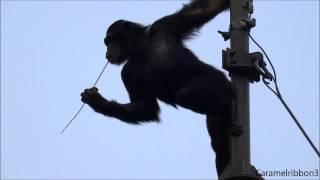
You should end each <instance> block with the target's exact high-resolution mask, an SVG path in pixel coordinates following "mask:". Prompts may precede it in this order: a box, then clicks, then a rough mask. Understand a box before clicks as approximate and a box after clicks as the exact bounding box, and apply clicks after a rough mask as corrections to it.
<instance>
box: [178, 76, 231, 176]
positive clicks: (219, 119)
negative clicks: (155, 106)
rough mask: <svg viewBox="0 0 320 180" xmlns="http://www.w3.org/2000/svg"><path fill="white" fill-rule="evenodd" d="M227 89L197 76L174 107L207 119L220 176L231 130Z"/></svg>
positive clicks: (210, 79)
mask: <svg viewBox="0 0 320 180" xmlns="http://www.w3.org/2000/svg"><path fill="white" fill-rule="evenodd" d="M228 92H231V90H230V89H228V87H227V86H226V85H225V84H224V83H223V82H221V81H217V80H215V79H213V78H212V76H199V77H198V78H195V79H194V80H193V81H190V82H189V83H188V84H186V86H185V87H183V88H182V89H181V90H180V91H179V92H178V94H177V96H176V103H177V104H178V105H180V106H182V107H184V108H187V109H190V110H193V111H195V112H198V113H202V114H206V115H207V128H208V132H209V135H210V138H211V145H212V148H213V150H214V151H215V152H216V168H217V172H218V175H219V176H220V175H221V173H222V172H223V170H224V168H225V167H226V166H227V165H228V164H229V162H230V155H231V154H230V153H231V152H230V151H231V150H230V128H231V122H232V110H231V108H232V94H231V93H228Z"/></svg>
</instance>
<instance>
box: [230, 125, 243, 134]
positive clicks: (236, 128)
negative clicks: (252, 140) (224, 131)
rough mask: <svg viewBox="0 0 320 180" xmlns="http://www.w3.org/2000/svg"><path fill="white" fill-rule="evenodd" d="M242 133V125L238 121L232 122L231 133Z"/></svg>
mask: <svg viewBox="0 0 320 180" xmlns="http://www.w3.org/2000/svg"><path fill="white" fill-rule="evenodd" d="M242 133H243V127H242V126H241V125H240V124H239V123H238V122H232V125H231V135H232V136H240V135H241V134H242Z"/></svg>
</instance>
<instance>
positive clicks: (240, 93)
mask: <svg viewBox="0 0 320 180" xmlns="http://www.w3.org/2000/svg"><path fill="white" fill-rule="evenodd" d="M249 2H252V0H230V13H231V15H230V22H231V26H230V27H231V28H230V43H231V44H230V45H231V50H232V51H234V52H237V53H238V52H239V53H245V54H248V53H249V36H248V33H249V29H248V30H246V29H243V28H241V26H242V24H241V23H243V19H245V18H248V14H249V12H248V8H247V7H248V6H246V3H249ZM230 77H231V81H232V84H233V87H234V90H235V92H236V121H237V123H238V124H239V125H241V126H242V127H243V133H242V134H241V135H240V136H237V137H232V140H231V162H230V164H229V165H228V166H227V167H226V169H225V170H224V172H223V173H222V175H221V177H220V179H228V180H231V179H232V180H237V179H241V180H250V179H261V178H260V177H259V176H258V175H257V171H256V169H255V168H254V167H253V166H252V165H251V163H250V97H249V80H248V78H247V77H246V76H245V75H243V74H242V73H240V72H239V73H236V72H231V73H230Z"/></svg>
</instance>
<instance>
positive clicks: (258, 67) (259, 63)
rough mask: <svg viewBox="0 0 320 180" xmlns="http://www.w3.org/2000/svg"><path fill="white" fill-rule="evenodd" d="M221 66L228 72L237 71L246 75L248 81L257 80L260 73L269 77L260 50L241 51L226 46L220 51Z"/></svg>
mask: <svg viewBox="0 0 320 180" xmlns="http://www.w3.org/2000/svg"><path fill="white" fill-rule="evenodd" d="M222 60H223V61H222V66H223V68H224V69H226V70H227V71H229V72H230V73H239V74H243V75H244V76H246V77H247V78H248V79H249V81H250V82H259V81H260V75H262V76H263V77H268V78H272V76H271V77H270V75H271V74H270V73H269V72H268V70H267V69H266V64H265V62H264V61H263V55H262V53H260V52H254V53H249V54H248V53H243V52H236V51H234V50H232V49H229V48H227V49H226V50H223V51H222Z"/></svg>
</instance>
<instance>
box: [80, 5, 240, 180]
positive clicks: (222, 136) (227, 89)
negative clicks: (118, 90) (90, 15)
mask: <svg viewBox="0 0 320 180" xmlns="http://www.w3.org/2000/svg"><path fill="white" fill-rule="evenodd" d="M229 3H230V2H229V0H193V1H191V2H190V3H189V4H187V5H185V6H184V7H183V8H182V9H181V10H180V11H178V12H176V13H174V14H172V15H168V16H165V17H163V18H161V19H159V20H157V21H155V22H154V23H153V24H151V25H149V26H143V25H140V24H138V23H134V22H129V21H126V20H118V21H116V22H114V23H113V24H112V25H111V26H110V27H109V28H108V30H107V34H106V38H105V39H104V43H105V45H106V46H107V53H106V58H107V59H108V61H109V62H110V63H112V64H116V65H120V64H123V63H125V62H126V63H125V65H124V66H123V69H122V72H121V77H122V80H123V82H124V85H125V87H126V89H127V91H128V94H129V97H130V103H127V104H120V103H118V102H116V101H109V100H107V99H105V98H104V97H102V96H101V95H100V94H99V93H98V89H97V88H95V87H93V88H90V89H85V90H84V92H83V93H81V96H82V99H81V100H82V101H83V102H84V103H87V104H88V105H90V106H91V107H92V108H93V109H94V110H95V111H96V112H98V113H101V114H103V115H106V116H110V117H115V118H118V119H119V120H121V121H123V122H126V123H131V124H141V123H143V122H158V121H159V117H158V114H159V105H158V102H157V99H158V100H160V101H163V102H165V103H167V104H170V105H172V106H174V107H176V106H177V105H178V106H181V107H184V108H187V109H190V110H192V111H194V112H197V113H201V114H206V115H207V128H208V131H209V135H210V137H211V145H212V147H213V149H214V151H215V152H216V167H217V172H218V175H220V174H221V173H222V171H223V169H224V168H225V167H226V166H227V164H228V163H229V162H230V147H229V145H230V144H229V143H230V140H229V137H230V132H231V129H232V128H231V127H233V126H232V115H231V114H232V112H231V111H232V104H233V101H234V99H235V97H234V93H233V89H232V85H231V83H230V81H229V80H228V79H227V77H226V76H225V75H224V73H223V72H221V71H219V70H217V69H216V68H214V67H212V66H210V65H208V64H206V63H204V62H202V61H200V60H199V59H198V58H197V57H196V56H195V55H194V54H193V53H192V52H191V50H189V49H188V48H186V47H185V46H184V41H185V40H187V39H189V38H190V37H192V36H193V35H194V34H195V32H196V31H197V30H198V29H199V28H200V27H201V26H202V25H204V24H205V23H207V22H208V21H209V20H211V19H212V18H214V17H215V16H217V15H218V14H219V13H221V12H223V11H225V10H227V9H228V8H229Z"/></svg>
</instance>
